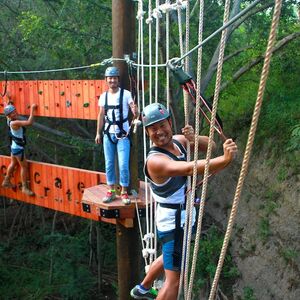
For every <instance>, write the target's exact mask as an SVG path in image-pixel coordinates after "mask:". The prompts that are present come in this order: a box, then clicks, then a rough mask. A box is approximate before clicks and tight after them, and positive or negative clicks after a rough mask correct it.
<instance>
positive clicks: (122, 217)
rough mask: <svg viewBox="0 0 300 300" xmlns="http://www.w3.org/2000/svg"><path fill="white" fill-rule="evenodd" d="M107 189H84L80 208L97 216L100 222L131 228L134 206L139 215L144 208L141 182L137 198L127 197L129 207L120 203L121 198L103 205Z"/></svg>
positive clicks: (102, 186)
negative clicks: (129, 202)
mask: <svg viewBox="0 0 300 300" xmlns="http://www.w3.org/2000/svg"><path fill="white" fill-rule="evenodd" d="M107 189H108V187H107V186H106V185H105V184H101V185H97V186H93V187H90V188H86V189H85V190H84V193H83V196H82V201H81V202H82V207H83V210H84V211H85V213H92V214H97V215H98V216H99V220H100V221H102V222H107V223H112V224H116V222H119V223H121V224H123V225H124V226H125V227H127V228H131V227H133V219H134V218H135V217H136V204H137V207H138V211H139V213H140V212H141V210H143V209H144V208H145V189H144V185H143V183H142V182H141V184H140V188H139V193H138V195H137V196H138V197H137V198H136V197H134V196H133V195H129V198H130V200H131V204H130V205H125V204H123V203H122V200H121V197H120V196H117V198H116V199H115V200H114V201H112V202H111V203H103V201H102V199H103V198H104V197H105V195H106V192H107Z"/></svg>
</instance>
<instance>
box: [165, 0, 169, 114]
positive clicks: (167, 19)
mask: <svg viewBox="0 0 300 300" xmlns="http://www.w3.org/2000/svg"><path fill="white" fill-rule="evenodd" d="M165 4H166V5H169V4H170V0H166V3H165ZM169 59H170V13H169V10H167V11H166V61H169ZM166 76H167V78H166V89H167V93H166V94H167V109H168V110H169V109H170V70H169V68H167V70H166Z"/></svg>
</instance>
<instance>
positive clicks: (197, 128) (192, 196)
mask: <svg viewBox="0 0 300 300" xmlns="http://www.w3.org/2000/svg"><path fill="white" fill-rule="evenodd" d="M203 20H204V1H203V0H201V1H200V5H199V25H198V43H201V41H202V36H203ZM201 68H202V48H199V49H198V63H197V91H196V108H195V114H196V118H195V146H194V167H193V177H192V189H191V193H189V194H190V201H189V202H190V204H189V220H190V222H189V228H188V232H187V254H186V262H185V274H184V276H185V277H184V284H185V286H184V291H185V298H187V297H188V290H189V287H188V283H189V280H188V274H189V263H190V248H191V239H192V220H193V207H194V199H195V194H196V182H197V160H198V157H199V149H198V147H199V142H198V137H199V133H200V103H201V102H200V91H201Z"/></svg>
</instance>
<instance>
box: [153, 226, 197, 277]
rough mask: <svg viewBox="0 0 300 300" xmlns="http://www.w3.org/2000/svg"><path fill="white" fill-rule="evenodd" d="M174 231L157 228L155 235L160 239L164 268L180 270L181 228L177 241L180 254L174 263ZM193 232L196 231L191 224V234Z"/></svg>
mask: <svg viewBox="0 0 300 300" xmlns="http://www.w3.org/2000/svg"><path fill="white" fill-rule="evenodd" d="M174 232H175V230H169V231H159V230H157V235H158V237H159V239H160V240H161V241H162V255H163V263H164V269H165V270H170V271H177V272H180V270H181V261H182V245H183V229H182V235H181V236H180V241H179V247H180V255H179V257H178V258H179V260H177V262H176V263H175V264H174V245H175V236H174ZM195 232H196V228H195V226H193V228H192V234H193V233H195Z"/></svg>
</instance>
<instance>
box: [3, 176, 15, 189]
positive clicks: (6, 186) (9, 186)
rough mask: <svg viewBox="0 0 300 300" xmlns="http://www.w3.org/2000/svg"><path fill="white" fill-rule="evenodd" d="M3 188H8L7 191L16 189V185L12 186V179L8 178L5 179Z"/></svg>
mask: <svg viewBox="0 0 300 300" xmlns="http://www.w3.org/2000/svg"><path fill="white" fill-rule="evenodd" d="M1 186H2V187H4V188H7V189H13V188H15V187H16V186H15V185H14V184H12V183H11V182H10V178H9V177H7V176H5V177H4V180H3V181H2V184H1Z"/></svg>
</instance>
